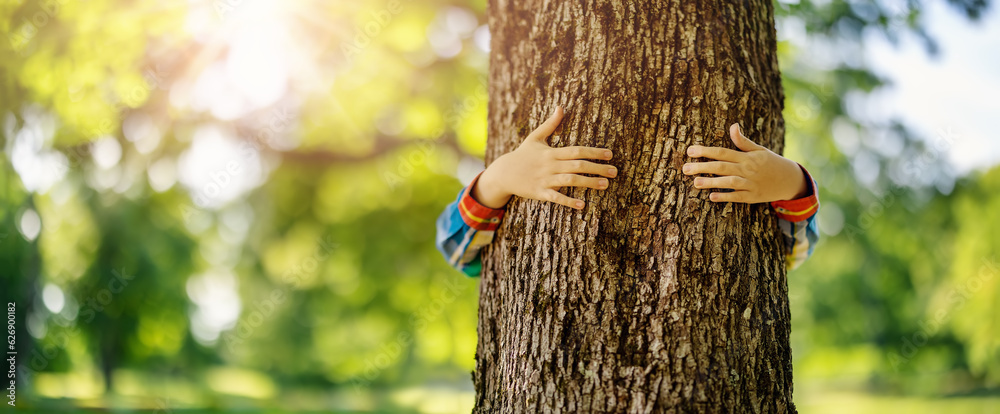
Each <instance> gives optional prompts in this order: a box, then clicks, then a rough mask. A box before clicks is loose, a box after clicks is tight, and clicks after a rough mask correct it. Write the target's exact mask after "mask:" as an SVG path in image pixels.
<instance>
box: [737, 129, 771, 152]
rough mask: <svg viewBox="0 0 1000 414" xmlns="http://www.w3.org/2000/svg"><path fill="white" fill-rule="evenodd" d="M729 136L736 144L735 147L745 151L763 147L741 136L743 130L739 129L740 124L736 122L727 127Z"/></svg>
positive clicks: (757, 149)
mask: <svg viewBox="0 0 1000 414" xmlns="http://www.w3.org/2000/svg"><path fill="white" fill-rule="evenodd" d="M729 138H731V139H732V140H733V143H734V144H736V148H739V149H741V150H743V151H746V152H750V151H759V150H762V149H764V147H762V146H760V145H757V144H756V143H754V142H753V141H751V140H750V138H747V137H745V136H743V131H742V130H740V124H738V123H737V124H733V125H732V126H730V127H729Z"/></svg>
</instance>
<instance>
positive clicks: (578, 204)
mask: <svg viewBox="0 0 1000 414" xmlns="http://www.w3.org/2000/svg"><path fill="white" fill-rule="evenodd" d="M543 196H544V198H545V199H544V201H548V202H550V203H556V204H559V205H563V206H566V207H569V208H575V209H577V210H583V206H584V205H585V204H584V202H583V200H577V199H575V198H572V197H569V196H567V195H565V194H563V193H560V192H558V191H556V190H551V189H550V190H546V192H545V193H544V194H543Z"/></svg>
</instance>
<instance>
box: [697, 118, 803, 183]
mask: <svg viewBox="0 0 1000 414" xmlns="http://www.w3.org/2000/svg"><path fill="white" fill-rule="evenodd" d="M729 137H730V138H732V140H733V142H734V143H735V144H736V147H737V148H739V149H741V150H743V151H745V152H739V151H733V150H731V149H726V148H720V147H703V146H701V145H692V146H690V147H688V150H687V154H688V156H690V157H692V158H698V157H703V158H711V159H714V160H718V161H711V162H690V163H687V164H684V174H686V175H695V174H714V175H717V176H718V177H697V178H695V179H694V186H695V188H730V189H732V190H733V191H732V192H728V193H727V192H713V193H712V194H711V195H709V198H710V199H711V200H712V201H719V202H725V201H732V202H737V203H762V202H771V201H778V200H794V199H797V198H802V197H805V196H807V195H809V187H808V183H806V177H805V174H803V172H802V169H801V168H799V165H798V164H796V163H795V162H794V161H792V160H789V159H787V158H785V157H782V156H780V155H778V154H775V153H773V152H771V150H769V149H767V148H764V147H762V146H760V145H757V144H755V143H754V142H753V141H750V140H749V139H747V137H745V136H743V132H741V131H740V127H739V124H733V125H732V126H730V127H729Z"/></svg>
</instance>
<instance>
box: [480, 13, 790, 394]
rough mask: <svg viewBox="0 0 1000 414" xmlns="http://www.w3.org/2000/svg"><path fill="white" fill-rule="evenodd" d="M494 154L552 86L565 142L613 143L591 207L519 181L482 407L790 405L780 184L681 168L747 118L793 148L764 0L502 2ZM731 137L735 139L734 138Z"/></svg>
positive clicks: (486, 344)
mask: <svg viewBox="0 0 1000 414" xmlns="http://www.w3.org/2000/svg"><path fill="white" fill-rule="evenodd" d="M490 7H491V11H492V13H490V14H489V16H490V28H491V31H492V33H493V36H494V37H493V49H492V55H491V60H490V63H491V65H490V84H491V98H492V99H491V100H490V123H489V125H490V130H489V147H488V149H487V161H488V162H490V161H492V160H494V159H496V157H498V156H500V155H502V154H504V153H507V152H509V151H512V150H513V149H515V148H516V147H517V145H519V144H520V138H519V137H524V136H526V135H527V133H528V132H529V130H530V129H531V128H532V125H535V124H536V123H538V122H540V120H542V119H544V118H546V112H547V111H551V110H552V109H553V108H554V107H555V106H556V104H561V105H563V106H565V107H567V108H569V111H568V115H567V116H566V119H564V120H563V122H562V125H561V129H560V130H561V131H562V132H561V133H559V132H557V134H556V135H554V136H553V138H552V140H553V144H554V145H555V146H571V145H584V146H596V147H606V148H610V149H611V150H612V151H613V152H614V154H615V157H614V160H613V161H612V162H613V163H614V164H616V165H617V167H618V169H619V171H621V173H620V174H619V175H618V176H617V177H616V178H615V179H614V180H613V181H612V182H613V184H612V185H611V187H609V189H608V190H606V191H604V192H601V193H599V194H600V195H598V194H597V193H593V192H590V191H585V192H584V191H582V190H573V191H574V192H575V193H576V195H577V196H581V197H585V198H587V199H588V201H589V202H588V205H589V206H590V207H589V208H588V209H586V210H584V211H582V212H578V211H575V210H571V209H568V208H563V207H559V206H556V205H554V204H551V203H543V202H537V201H533V200H523V199H516V200H514V201H513V202H512V203H511V204H510V206H509V208H508V212H507V216H506V218H505V221H504V224H503V225H502V227H501V228H500V230H499V231H498V233H497V241H496V242H495V245H494V246H491V248H490V249H489V250H488V252H487V253H486V259H487V260H486V261H485V262H484V273H483V278H482V282H481V283H482V284H481V298H480V323H479V327H480V329H479V333H480V337H479V347H478V350H477V361H478V363H477V367H476V372H475V374H474V381H475V383H476V391H477V399H476V412H498V411H500V412H519V411H525V412H536V411H550V410H558V408H559V407H564V408H567V409H569V410H571V411H590V410H597V411H604V410H610V411H617V412H655V411H668V410H680V411H692V412H693V411H699V410H703V409H704V408H705V407H715V409H720V410H725V411H729V412H742V411H747V412H749V411H751V410H752V411H753V412H759V411H767V412H794V411H795V409H794V406H793V403H792V361H791V349H790V344H789V332H790V329H791V326H790V323H791V322H790V315H789V308H788V292H787V281H786V279H785V269H784V259H783V258H784V255H783V252H782V248H781V246H780V240H781V235H780V231H779V230H778V226H777V219H776V217H775V216H774V215H773V214H771V212H770V206H769V205H767V204H755V205H748V204H740V203H713V202H711V201H709V200H708V194H709V192H708V191H698V190H693V189H692V187H691V181H690V180H689V179H688V178H687V177H685V176H684V175H683V174H681V173H680V167H681V165H682V164H683V162H684V160H685V159H687V156H686V155H685V152H686V151H687V148H688V146H690V145H692V144H701V145H708V146H725V147H730V148H735V147H734V146H733V144H732V142H731V141H730V139H729V135H728V129H729V128H728V127H729V125H731V124H732V123H733V122H740V123H741V124H742V125H744V126H747V127H748V130H750V131H752V132H751V134H752V136H754V137H756V138H757V139H759V140H760V141H759V142H761V144H762V145H765V146H767V147H769V148H771V149H773V150H775V151H777V152H779V153H780V151H781V150H782V148H783V146H784V122H783V120H782V115H781V110H782V105H783V103H784V97H783V94H782V86H781V76H780V73H779V70H778V61H777V52H776V39H775V32H774V21H773V8H772V7H773V6H772V4H771V3H770V1H750V2H744V3H739V4H734V3H730V2H697V1H689V2H680V3H668V2H643V3H641V4H640V3H628V2H600V1H597V2H582V3H580V2H569V1H567V2H554V3H545V4H544V5H542V4H540V3H534V2H508V1H494V2H492V3H491V4H490ZM737 150H738V149H737Z"/></svg>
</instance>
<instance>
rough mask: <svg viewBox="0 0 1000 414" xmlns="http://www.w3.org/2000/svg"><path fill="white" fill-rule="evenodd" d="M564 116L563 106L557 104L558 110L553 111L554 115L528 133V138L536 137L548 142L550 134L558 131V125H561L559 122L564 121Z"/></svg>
mask: <svg viewBox="0 0 1000 414" xmlns="http://www.w3.org/2000/svg"><path fill="white" fill-rule="evenodd" d="M562 118H563V109H562V107H561V106H557V107H556V111H555V112H554V113H552V116H551V117H549V119H546V120H545V122H544V123H542V125H540V126H539V127H538V128H536V129H535V130H534V131H532V132H531V134H529V135H528V139H535V140H538V141H541V142H543V143H544V142H547V141H548V137H549V135H552V133H553V132H555V131H556V127H558V126H559V122H562Z"/></svg>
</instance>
